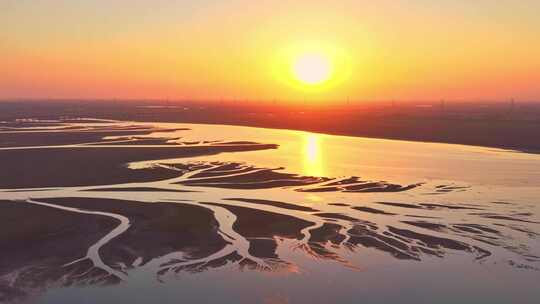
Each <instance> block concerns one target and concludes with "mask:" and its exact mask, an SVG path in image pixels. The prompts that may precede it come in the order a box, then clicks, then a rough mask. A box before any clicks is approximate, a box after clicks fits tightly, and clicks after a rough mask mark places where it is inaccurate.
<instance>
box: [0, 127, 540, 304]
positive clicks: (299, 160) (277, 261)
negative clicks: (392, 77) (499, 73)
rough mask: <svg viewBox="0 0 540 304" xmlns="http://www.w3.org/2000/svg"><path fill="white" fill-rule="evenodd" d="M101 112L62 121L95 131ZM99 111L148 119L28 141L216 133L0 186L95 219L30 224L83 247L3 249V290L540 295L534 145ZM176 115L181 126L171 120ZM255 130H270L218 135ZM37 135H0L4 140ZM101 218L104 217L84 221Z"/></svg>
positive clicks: (27, 298)
mask: <svg viewBox="0 0 540 304" xmlns="http://www.w3.org/2000/svg"><path fill="white" fill-rule="evenodd" d="M102 125H104V123H83V124H80V123H79V124H76V123H69V124H68V123H65V124H61V125H60V126H64V127H65V126H75V127H78V128H81V127H82V128H87V129H85V130H86V132H89V133H92V132H96V129H95V128H96V127H101V126H102ZM106 125H107V126H108V127H109V128H112V127H119V126H124V127H125V126H133V125H137V126H140V127H147V128H151V130H152V131H151V132H144V133H142V134H140V135H137V136H136V137H137V138H134V135H125V134H119V135H116V134H109V133H107V134H105V135H104V138H103V139H100V140H98V141H89V142H86V143H82V144H81V143H80V142H79V143H65V144H62V145H60V146H61V148H59V145H42V146H40V147H39V148H35V150H36V152H35V153H43V152H44V151H45V150H48V151H52V150H54V151H59V152H58V153H63V152H62V151H72V150H85V149H86V150H88V149H90V148H92V149H99V150H100V151H105V152H107V151H113V149H119V148H126V149H144V148H153V149H171V147H172V148H175V149H184V148H188V149H191V148H193V147H209V149H211V152H212V153H206V154H205V155H200V156H189V155H188V156H183V155H179V156H174V157H164V156H159V157H158V158H153V156H152V154H151V153H149V154H148V157H147V158H142V159H136V160H134V161H127V160H126V161H125V162H124V163H123V164H122V166H124V167H128V168H129V170H133V171H134V172H150V173H152V172H154V173H155V172H158V171H156V170H163V172H165V173H166V174H171V175H170V176H167V177H166V178H157V179H149V180H142V181H141V180H137V181H133V182H119V183H110V184H106V185H103V184H101V183H99V182H97V183H95V184H85V185H75V186H69V187H66V186H62V185H58V186H55V187H45V188H44V187H39V189H28V187H24V188H25V189H20V188H19V187H14V188H13V187H11V189H4V190H0V191H1V192H0V196H1V198H2V200H4V201H5V204H17V206H28V208H44V209H43V210H45V209H46V210H49V211H50V212H60V213H59V214H62V216H63V215H65V216H66V217H68V216H71V217H75V216H77V217H79V218H80V219H81V220H82V219H84V220H85V221H87V222H84V223H85V224H84V225H86V226H85V227H94V226H95V227H104V228H103V229H102V230H99V229H98V228H95V229H96V231H97V232H96V233H95V238H94V239H93V240H91V241H86V242H87V243H84V242H83V241H82V240H80V233H79V234H77V233H73V234H70V233H68V232H65V231H62V232H58V234H49V235H46V236H44V237H43V238H42V239H40V241H39V242H41V243H40V244H43V245H42V247H39V248H41V249H40V250H44V251H47V250H49V249H50V250H51V252H56V251H52V250H53V249H54V250H57V249H56V247H55V246H56V245H55V244H62V246H69V244H77V246H78V247H76V246H75V245H73V248H82V250H80V249H77V250H79V251H76V250H75V249H74V250H73V251H74V252H69V254H68V253H65V257H64V256H62V255H59V254H56V257H55V258H56V259H55V258H51V257H48V256H47V252H40V253H39V258H32V256H33V255H36V256H38V254H37V253H35V254H33V253H32V254H27V256H28V257H27V258H25V259H22V258H21V260H19V259H18V258H17V259H15V258H13V257H12V255H11V256H9V257H8V258H7V259H8V260H6V259H5V260H4V261H5V262H4V264H7V265H10V260H13V262H12V263H11V265H18V266H17V267H15V266H13V267H11V268H10V267H8V266H6V267H4V268H1V267H0V270H4V269H7V270H5V271H4V272H3V273H0V287H1V288H0V295H2V293H3V294H4V299H5V301H7V302H13V303H16V302H17V303H18V302H22V303H435V302H436V303H456V302H464V303H484V302H485V303H537V301H538V298H539V296H540V289H539V287H540V283H539V282H540V240H539V233H540V207H539V206H540V205H539V199H540V156H539V155H535V154H526V153H520V152H515V151H508V150H499V149H491V148H482V147H471V146H461V145H449V144H435V143H416V142H406V141H395V140H381V139H367V138H354V137H344V136H331V135H322V134H314V133H306V132H298V131H288V130H270V129H260V128H248V127H234V126H221V125H198V124H164V123H152V124H150V123H135V122H111V123H107V124H106ZM58 128H60V127H58V126H57V127H50V128H49V129H46V130H44V131H39V132H48V133H50V136H62V135H65V133H66V132H67V130H64V129H61V128H60V129H58ZM179 128H189V129H190V130H176V131H171V129H179ZM55 130H56V131H55ZM18 131H22V132H26V133H29V132H34V131H32V129H25V130H23V129H21V130H18ZM57 131H58V132H57ZM4 132H7V131H4ZM55 132H57V133H58V134H56V135H55ZM21 134H23V133H21ZM21 136H24V135H21ZM148 139H151V140H154V139H165V140H164V141H163V142H161V143H156V142H145V140H148ZM126 140H127V141H126ZM136 141H140V143H141V144H140V145H134V144H133V143H134V142H136ZM165 141H168V142H165ZM255 143H257V144H259V143H260V144H276V145H278V146H277V148H275V149H274V148H268V149H266V148H265V149H260V150H256V149H255V148H254V149H253V150H249V149H247V150H246V151H242V152H227V151H221V150H220V151H217V150H216V151H214V150H212V149H215V147H219V146H220V145H221V146H223V145H227V146H244V147H247V146H248V145H252V146H253V147H256V146H255V145H254V144H255ZM31 146H32V145H30V146H29V145H26V144H25V145H24V147H23V145H16V144H15V145H11V146H5V147H3V148H0V156H1V155H7V154H2V153H10V152H9V151H22V150H26V151H29V150H32V149H31V148H30V147H31ZM250 147H251V146H250ZM248 150H249V151H248ZM137 151H139V150H137ZM140 151H141V154H142V153H148V152H143V150H140ZM144 151H147V150H144ZM29 153H31V152H29ZM66 153H67V152H66ZM69 153H71V152H69ZM66 155H67V154H66ZM68 159H69V157H67V156H66V160H68ZM130 160H131V159H130ZM21 161H29V160H28V158H26V159H23V160H21ZM38 168H39V167H38ZM58 170H68V168H67V166H66V167H64V169H62V168H59V169H58ZM152 170H154V171H152ZM85 172H86V171H81V172H80V174H86V173H85ZM159 172H161V171H159ZM176 173H177V175H176V176H175V175H174V174H176ZM52 176H54V175H52ZM96 180H98V181H99V176H98V177H96ZM4 188H5V187H4ZM37 190H39V191H37ZM187 191H189V192H187ZM4 201H2V202H4ZM0 206H1V204H0ZM39 210H42V209H39ZM27 212H35V211H33V210H30V209H29V210H28V211H27ZM28 214H30V213H28ZM62 216H60V215H59V218H63V217H62ZM100 219H101V220H103V221H105V220H107V221H109V222H108V224H105V223H104V224H96V223H97V222H94V221H98V220H100ZM44 225H45V224H44ZM100 225H101V226H100ZM107 225H109V226H107ZM6 229H7V228H6ZM28 229H29V230H28V231H30V232H29V233H31V231H33V230H31V229H30V228H28ZM32 229H36V228H32ZM88 229H90V228H88ZM100 229H101V228H100ZM36 231H37V230H36ZM201 231H204V232H201ZM56 242H58V243H56ZM80 243H81V244H83V245H81V244H80ZM66 244H68V245H66ZM84 244H86V245H84ZM40 246H41V245H40ZM17 248H20V247H17ZM18 250H20V249H18ZM62 252H64V251H62ZM25 256H26V255H25ZM72 257H77V258H76V259H74V258H72ZM15 260H16V262H15ZM49 261H50V262H49ZM4 264H2V265H4ZM0 299H1V298H0Z"/></svg>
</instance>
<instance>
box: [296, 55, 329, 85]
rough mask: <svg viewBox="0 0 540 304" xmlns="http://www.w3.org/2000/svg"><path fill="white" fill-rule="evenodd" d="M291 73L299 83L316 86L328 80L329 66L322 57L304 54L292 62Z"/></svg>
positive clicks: (326, 60)
mask: <svg viewBox="0 0 540 304" xmlns="http://www.w3.org/2000/svg"><path fill="white" fill-rule="evenodd" d="M293 72H294V75H295V77H296V78H297V79H298V80H300V81H301V82H303V83H306V84H309V85H316V84H319V83H322V82H324V81H326V80H328V78H330V74H331V64H330V61H329V60H328V58H326V57H325V56H323V55H320V54H304V55H302V56H300V57H298V58H297V59H296V61H295V62H294V66H293Z"/></svg>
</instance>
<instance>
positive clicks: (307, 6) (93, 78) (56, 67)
mask: <svg viewBox="0 0 540 304" xmlns="http://www.w3.org/2000/svg"><path fill="white" fill-rule="evenodd" d="M538 11H540V1H534V0H530V1H529V0H527V1H519V3H516V1H507V0H503V1H497V2H496V3H495V1H487V0H478V1H463V0H458V1H450V0H448V1H446V0H442V1H427V0H417V1H405V0H402V1H389V0H383V1H377V3H373V2H372V1H352V0H350V1H304V0H300V1H294V3H286V1H257V2H254V1H242V0H235V1H227V2H226V3H225V2H215V1H208V0H203V1H170V0H159V1H154V2H152V3H150V2H149V1H127V0H119V1H114V3H109V1H104V0H98V1H81V0H79V1H75V0H74V1H67V0H49V1H46V0H43V1H28V0H21V1H15V0H6V1H3V2H1V3H0V98H14V97H31V98H170V99H180V98H196V99H205V98H221V97H223V98H248V99H273V98H277V99H282V100H283V99H290V100H295V99H297V100H301V99H305V98H309V99H313V100H339V99H344V98H347V97H351V98H354V99H439V98H452V99H478V98H488V99H506V98H509V97H515V98H519V99H527V100H533V99H536V100H540V85H539V84H540V56H539V55H538V54H540V38H539V37H540V19H539V18H537V17H536V12H538ZM306 52H307V53H310V52H317V53H322V54H324V55H325V56H326V57H328V58H329V59H330V61H331V62H332V70H333V73H332V77H331V78H330V79H329V81H327V82H325V83H323V84H320V85H317V86H307V85H305V84H302V83H300V82H299V81H298V80H297V79H295V78H294V75H292V74H291V73H290V67H291V66H292V65H293V64H294V58H295V57H298V56H299V55H301V54H302V53H306Z"/></svg>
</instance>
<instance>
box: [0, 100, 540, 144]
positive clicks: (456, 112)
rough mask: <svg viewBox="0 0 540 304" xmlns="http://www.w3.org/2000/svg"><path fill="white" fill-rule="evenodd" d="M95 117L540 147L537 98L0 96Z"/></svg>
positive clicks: (3, 117)
mask: <svg viewBox="0 0 540 304" xmlns="http://www.w3.org/2000/svg"><path fill="white" fill-rule="evenodd" d="M59 117H72V118H73V117H92V118H100V119H116V120H129V121H144V122H174V123H199V124H223V125H235V126H249V127H261V128H270V129H288V130H298V131H308V132H317V133H322V134H329V135H343V136H356V137H366V138H379V139H392V140H406V141H415V142H427V143H447V144H460V145H472V146H481V147H488V148H500V149H509V150H516V151H521V152H526V153H535V154H538V153H540V140H539V138H540V103H529V104H522V105H518V106H515V107H512V108H510V107H509V106H508V105H507V104H501V103H498V104H489V103H488V104H486V103H461V104H448V105H445V107H444V108H441V107H439V106H437V105H436V104H435V105H433V106H431V107H418V105H416V104H414V103H411V104H404V105H399V106H394V105H389V104H367V105H358V106H352V107H346V106H341V107H315V106H304V107H299V106H283V105H272V104H250V105H246V104H219V103H209V104H199V103H186V104H174V106H171V105H170V104H163V105H156V104H154V103H152V104H144V103H139V104H137V105H135V104H133V103H104V102H88V103H69V102H45V101H42V102H11V103H0V121H10V120H14V119H20V118H38V119H54V118H59Z"/></svg>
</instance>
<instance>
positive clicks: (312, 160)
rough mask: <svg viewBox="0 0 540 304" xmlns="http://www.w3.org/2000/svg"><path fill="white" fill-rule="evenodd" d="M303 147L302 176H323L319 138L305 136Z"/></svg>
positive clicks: (318, 136)
mask: <svg viewBox="0 0 540 304" xmlns="http://www.w3.org/2000/svg"><path fill="white" fill-rule="evenodd" d="M303 147H304V151H303V162H304V168H303V170H304V174H305V175H307V176H325V175H324V161H323V155H322V148H321V136H320V135H317V134H305V135H304V144H303Z"/></svg>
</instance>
